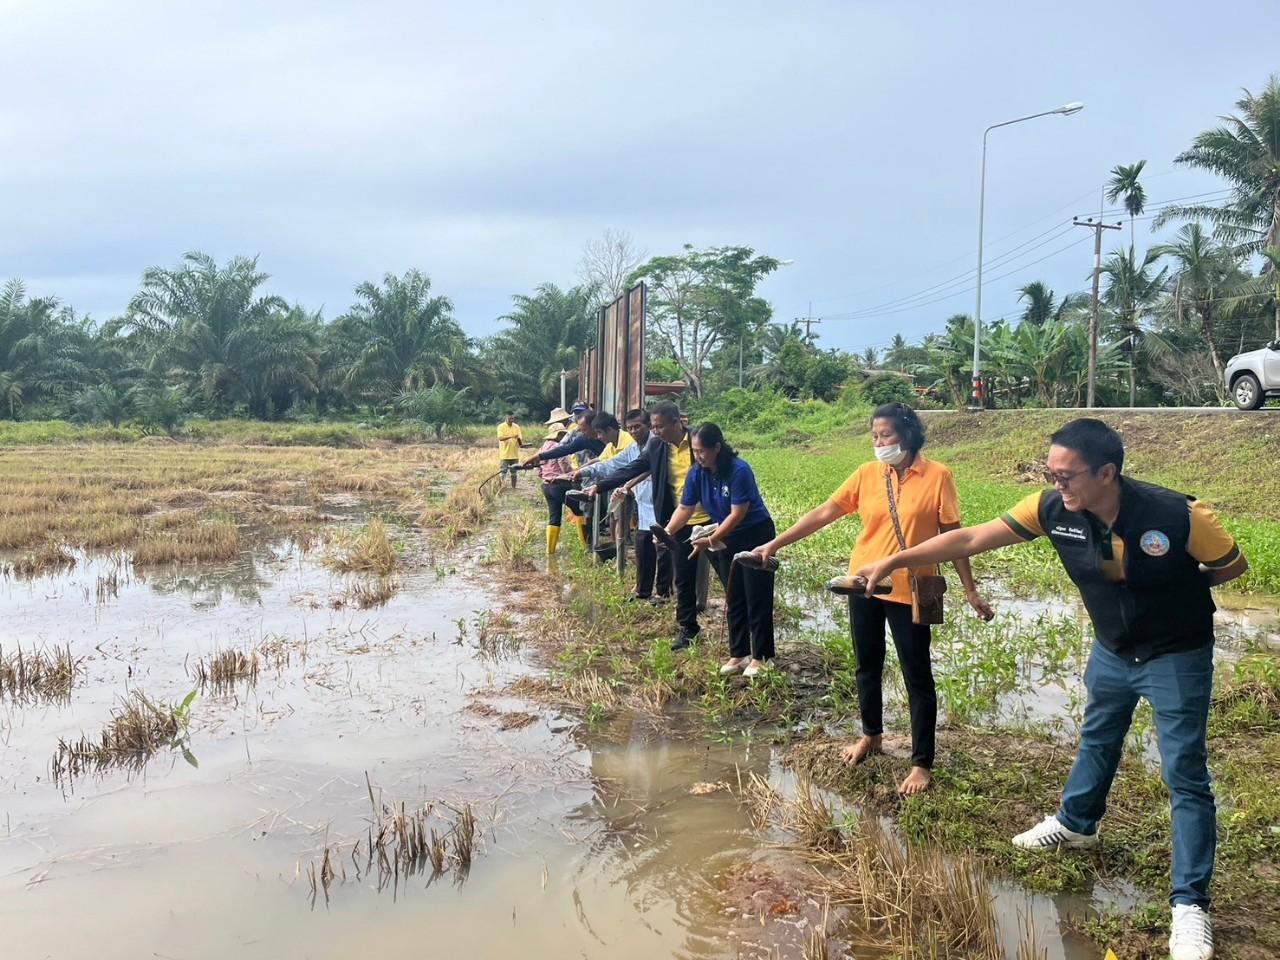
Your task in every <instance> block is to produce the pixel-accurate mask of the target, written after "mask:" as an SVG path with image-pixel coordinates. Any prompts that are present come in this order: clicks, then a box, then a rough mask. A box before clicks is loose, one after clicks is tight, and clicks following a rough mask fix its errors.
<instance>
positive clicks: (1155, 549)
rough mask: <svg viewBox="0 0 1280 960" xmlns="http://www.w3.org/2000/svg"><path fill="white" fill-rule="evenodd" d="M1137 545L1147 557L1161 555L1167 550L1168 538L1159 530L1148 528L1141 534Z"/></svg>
mask: <svg viewBox="0 0 1280 960" xmlns="http://www.w3.org/2000/svg"><path fill="white" fill-rule="evenodd" d="M1138 545H1139V546H1140V547H1142V552H1143V553H1145V554H1146V555H1147V556H1149V557H1163V556H1164V555H1165V554H1166V553H1168V552H1169V538H1168V537H1167V536H1165V535H1164V534H1163V533H1161V532H1160V531H1159V530H1148V531H1147V532H1146V533H1144V534H1143V535H1142V539H1141V540H1139V541H1138Z"/></svg>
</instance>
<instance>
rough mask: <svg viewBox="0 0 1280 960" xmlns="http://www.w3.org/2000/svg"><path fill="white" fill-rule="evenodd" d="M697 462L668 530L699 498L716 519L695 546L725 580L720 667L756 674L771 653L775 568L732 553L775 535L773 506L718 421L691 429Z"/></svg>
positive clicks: (671, 531)
mask: <svg viewBox="0 0 1280 960" xmlns="http://www.w3.org/2000/svg"><path fill="white" fill-rule="evenodd" d="M692 447H693V459H694V464H693V466H692V467H691V468H690V469H689V475H688V476H687V477H686V478H685V483H684V493H683V495H682V496H681V497H680V506H679V507H677V508H676V511H675V513H673V514H672V515H671V521H670V522H669V523H668V524H667V533H669V534H671V535H672V536H674V535H675V534H676V533H678V532H679V531H680V530H681V529H683V528H684V526H685V524H686V523H688V522H689V517H691V516H692V515H693V511H694V508H696V507H697V506H698V505H699V504H701V505H702V509H703V510H705V511H706V512H707V515H708V516H710V517H711V520H712V523H714V524H715V529H714V531H713V532H712V533H711V534H710V536H707V537H701V538H699V537H698V535H697V532H696V531H695V534H694V538H693V541H694V550H695V551H696V550H701V549H706V550H709V551H710V558H711V563H712V565H713V566H714V567H715V569H716V574H717V575H718V576H719V577H720V582H721V584H723V585H724V592H725V598H726V609H725V615H726V617H727V618H728V623H729V659H728V660H727V661H726V662H725V664H724V666H722V667H721V668H720V672H721V673H736V672H737V671H739V670H741V671H742V672H743V676H747V677H754V676H755V675H756V674H758V673H759V672H760V671H761V670H763V669H764V668H765V663H766V662H767V661H769V660H771V659H773V652H774V651H773V571H772V570H759V569H753V568H749V567H744V566H742V565H741V564H735V563H734V562H733V556H734V554H736V553H739V552H741V551H743V550H752V549H754V548H756V547H758V546H760V544H762V543H768V542H769V541H770V540H772V539H773V537H774V534H775V532H776V531H775V529H774V526H773V518H772V517H771V516H770V515H769V509H768V507H766V506H765V505H764V500H762V499H761V497H760V490H759V488H758V487H757V486H756V478H755V474H753V473H752V472H751V468H750V467H749V466H747V463H746V461H745V460H743V459H742V458H741V457H739V456H738V455H737V454H736V453H734V452H733V448H732V447H731V446H729V444H727V443H725V440H724V434H723V433H722V432H721V431H720V428H719V427H718V426H716V424H714V423H704V424H703V425H702V426H701V427H699V428H698V429H697V430H695V431H694V433H693V439H692Z"/></svg>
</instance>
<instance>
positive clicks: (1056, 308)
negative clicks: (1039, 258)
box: [1018, 280, 1086, 327]
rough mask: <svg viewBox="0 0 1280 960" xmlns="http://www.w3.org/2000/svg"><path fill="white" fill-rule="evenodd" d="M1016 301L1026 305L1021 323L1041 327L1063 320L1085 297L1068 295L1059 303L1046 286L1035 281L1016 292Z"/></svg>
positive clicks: (1075, 294) (1073, 294) (1074, 294)
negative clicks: (1023, 302) (1053, 321)
mask: <svg viewBox="0 0 1280 960" xmlns="http://www.w3.org/2000/svg"><path fill="white" fill-rule="evenodd" d="M1018 300H1019V301H1025V302H1026V304H1027V307H1026V309H1025V310H1023V311H1022V322H1023V323H1032V324H1035V325H1036V326H1037V327H1042V326H1044V325H1045V324H1046V323H1048V322H1050V321H1051V320H1056V321H1062V320H1065V319H1066V315H1067V313H1068V312H1069V311H1071V310H1073V309H1075V308H1076V307H1078V306H1080V305H1081V304H1082V303H1084V302H1085V300H1086V297H1085V296H1084V295H1083V294H1078V293H1069V294H1067V295H1066V296H1064V297H1063V298H1062V300H1061V301H1059V300H1057V299H1056V298H1055V296H1054V292H1053V291H1052V290H1051V289H1049V287H1048V286H1047V285H1046V284H1044V283H1041V282H1040V281H1039V280H1036V281H1033V282H1031V283H1028V284H1027V285H1026V286H1024V287H1021V288H1020V289H1019V290H1018Z"/></svg>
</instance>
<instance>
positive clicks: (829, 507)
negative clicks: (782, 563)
mask: <svg viewBox="0 0 1280 960" xmlns="http://www.w3.org/2000/svg"><path fill="white" fill-rule="evenodd" d="M843 516H844V511H843V510H842V509H841V508H840V507H838V506H837V505H836V504H834V503H832V502H830V501H827V502H826V503H821V504H819V505H818V506H816V507H814V508H813V509H812V510H810V511H809V512H808V513H806V514H805V515H804V516H803V517H801V518H800V519H799V520H797V521H796V522H795V523H793V524H792V525H791V526H790V527H788V528H787V529H786V530H784V531H783V532H782V533H780V534H778V535H777V536H776V537H774V538H773V539H772V540H770V541H769V542H768V543H766V544H762V545H761V546H758V547H756V548H755V550H753V551H751V552H752V553H755V554H757V555H758V556H759V557H760V559H762V560H767V559H769V558H770V557H771V556H773V555H774V554H775V553H777V552H778V551H779V550H781V549H782V548H783V547H785V546H788V545H790V544H793V543H795V542H796V541H797V540H803V539H804V538H805V537H808V536H812V535H813V534H815V533H817V532H818V531H819V530H821V529H822V528H823V527H825V526H826V525H827V524H829V523H834V522H835V521H837V520H839V519H840V518H841V517H843Z"/></svg>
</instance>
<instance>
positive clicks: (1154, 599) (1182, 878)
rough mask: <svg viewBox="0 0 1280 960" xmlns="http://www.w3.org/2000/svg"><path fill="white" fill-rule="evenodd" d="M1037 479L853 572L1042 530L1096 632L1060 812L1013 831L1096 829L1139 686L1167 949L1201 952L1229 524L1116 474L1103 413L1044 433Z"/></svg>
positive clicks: (1204, 950) (1193, 958)
mask: <svg viewBox="0 0 1280 960" xmlns="http://www.w3.org/2000/svg"><path fill="white" fill-rule="evenodd" d="M1049 444H1050V446H1049V456H1048V459H1047V460H1046V467H1047V469H1046V470H1045V479H1046V480H1047V481H1049V483H1050V484H1052V488H1051V489H1048V490H1044V491H1041V492H1039V493H1035V494H1032V495H1031V496H1030V497H1027V498H1026V499H1025V500H1023V501H1022V502H1021V503H1019V504H1018V505H1017V506H1015V507H1014V508H1013V509H1012V510H1010V511H1009V512H1008V513H1007V514H1005V515H1004V516H1003V517H1001V518H1000V519H998V520H991V521H989V522H987V523H984V524H981V525H980V526H976V527H963V528H961V529H959V530H953V531H950V532H948V533H944V534H941V535H940V536H938V537H935V538H934V539H932V540H929V541H927V542H925V543H923V544H920V545H919V546H917V547H913V548H912V549H910V550H906V551H904V552H902V553H898V554H894V555H893V556H891V557H889V558H888V559H886V560H883V561H881V562H880V563H878V564H875V565H872V566H869V567H866V568H865V569H863V570H860V571H859V574H860V575H862V576H865V577H866V578H867V582H868V584H875V583H877V582H879V581H880V580H881V579H882V578H884V577H886V576H888V574H889V573H890V571H892V570H896V569H898V568H899V567H923V566H929V565H931V564H935V563H943V562H945V561H948V560H958V559H960V558H962V557H971V556H974V555H975V554H979V553H983V552H985V551H987V550H994V549H996V548H997V547H1006V546H1010V545H1012V544H1015V543H1022V542H1024V541H1027V540H1032V539H1035V538H1036V537H1042V536H1047V537H1048V538H1049V541H1050V542H1051V543H1052V544H1053V546H1054V548H1055V549H1056V550H1057V551H1058V556H1059V558H1060V559H1061V561H1062V565H1063V566H1064V567H1065V568H1066V571H1067V574H1068V575H1069V576H1070V577H1071V579H1072V581H1074V583H1075V585H1076V586H1077V587H1078V588H1079V590H1080V595H1081V597H1082V598H1083V599H1084V605H1085V608H1086V609H1087V610H1088V611H1089V617H1090V619H1091V620H1092V621H1093V630H1094V635H1095V642H1094V646H1093V651H1092V652H1091V654H1090V656H1089V665H1088V667H1087V669H1086V670H1085V674H1084V684H1085V689H1086V690H1087V692H1088V700H1087V702H1086V705H1085V712H1084V722H1083V724H1082V725H1081V728H1080V746H1079V749H1078V750H1077V752H1076V759H1075V764H1074V765H1073V766H1072V768H1071V773H1070V775H1069V776H1068V777H1067V783H1066V786H1065V787H1064V789H1063V793H1062V805H1061V806H1060V807H1059V809H1058V812H1057V813H1056V814H1055V815H1054V816H1051V817H1046V818H1045V819H1044V821H1043V822H1042V823H1040V824H1038V825H1037V826H1035V827H1033V828H1031V829H1030V830H1028V831H1026V832H1025V833H1020V834H1018V836H1016V837H1014V838H1013V842H1014V843H1015V844H1016V845H1017V846H1019V847H1023V848H1025V849H1029V850H1056V849H1059V848H1061V847H1087V846H1092V845H1093V844H1096V843H1097V842H1098V821H1099V820H1100V819H1101V818H1102V814H1103V812H1104V811H1105V809H1106V801H1107V792H1108V791H1109V790H1110V789H1111V782H1112V780H1113V779H1114V778H1115V773H1116V768H1117V766H1118V765H1119V763H1120V755H1121V752H1122V750H1123V747H1124V738H1125V735H1126V734H1127V733H1128V731H1129V725H1130V723H1131V722H1132V720H1133V711H1134V708H1135V707H1136V706H1137V703H1138V700H1139V698H1141V697H1145V698H1146V699H1147V701H1148V702H1149V703H1150V704H1151V707H1152V711H1153V713H1154V715H1155V722H1156V734H1157V737H1158V740H1159V746H1160V773H1161V776H1162V777H1163V778H1164V782H1165V785H1166V786H1167V787H1168V789H1169V800H1170V807H1171V810H1172V814H1173V817H1172V819H1173V865H1172V885H1173V891H1172V893H1171V895H1170V897H1169V902H1170V904H1171V905H1172V907H1173V922H1172V930H1171V936H1170V938H1169V954H1170V957H1171V958H1172V960H1209V958H1210V957H1212V956H1213V933H1212V929H1211V927H1210V923H1209V915H1208V911H1209V880H1210V878H1211V877H1212V875H1213V858H1214V847H1215V843H1216V831H1217V817H1216V812H1215V809H1214V800H1213V791H1212V788H1211V786H1210V781H1209V768H1208V751H1207V746H1206V724H1207V721H1208V714H1209V697H1210V692H1211V686H1212V682H1213V640H1214V637H1213V611H1214V609H1215V607H1214V603H1213V599H1212V598H1211V597H1210V595H1209V588H1210V587H1213V586H1216V585H1218V584H1220V583H1226V582H1227V581H1228V580H1234V579H1235V578H1236V577H1238V576H1240V575H1241V574H1243V573H1244V572H1245V571H1246V570H1247V569H1248V563H1247V562H1246V561H1245V558H1244V556H1243V555H1241V553H1240V550H1239V548H1238V547H1237V546H1236V544H1235V541H1233V540H1232V539H1231V537H1230V535H1229V534H1227V532H1226V531H1225V530H1223V528H1222V526H1221V524H1219V523H1218V521H1217V519H1216V518H1215V517H1214V516H1213V514H1212V513H1211V512H1210V511H1209V509H1208V508H1207V507H1205V506H1204V505H1203V504H1201V503H1199V502H1197V501H1196V500H1195V499H1194V498H1193V497H1188V496H1185V495H1184V494H1180V493H1175V492H1173V491H1172V490H1166V489H1164V488H1163V487H1157V486H1153V485H1151V484H1147V483H1140V482H1138V481H1136V480H1130V479H1129V478H1128V477H1125V476H1122V475H1121V472H1120V471H1121V469H1122V468H1123V466H1124V446H1123V445H1122V443H1121V441H1120V437H1119V436H1118V435H1117V434H1116V432H1115V431H1114V430H1112V429H1111V428H1110V427H1108V426H1107V425H1106V424H1105V423H1103V422H1102V421H1101V420H1092V419H1080V420H1073V421H1071V422H1070V423H1068V424H1067V425H1066V426H1064V427H1062V429H1060V430H1059V431H1058V432H1057V433H1055V434H1054V435H1053V436H1052V437H1051V438H1050V439H1049Z"/></svg>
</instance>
